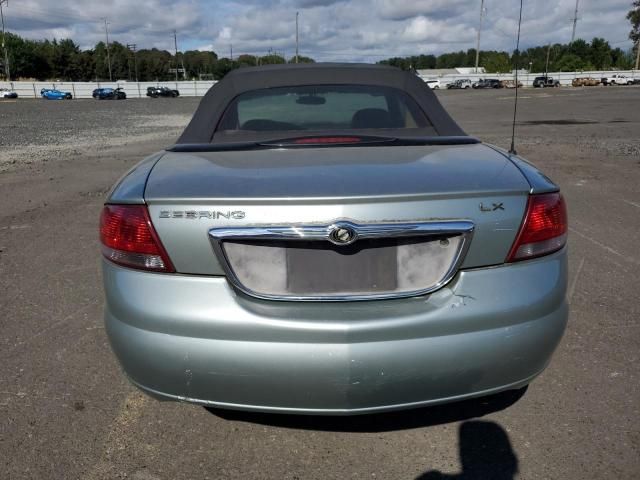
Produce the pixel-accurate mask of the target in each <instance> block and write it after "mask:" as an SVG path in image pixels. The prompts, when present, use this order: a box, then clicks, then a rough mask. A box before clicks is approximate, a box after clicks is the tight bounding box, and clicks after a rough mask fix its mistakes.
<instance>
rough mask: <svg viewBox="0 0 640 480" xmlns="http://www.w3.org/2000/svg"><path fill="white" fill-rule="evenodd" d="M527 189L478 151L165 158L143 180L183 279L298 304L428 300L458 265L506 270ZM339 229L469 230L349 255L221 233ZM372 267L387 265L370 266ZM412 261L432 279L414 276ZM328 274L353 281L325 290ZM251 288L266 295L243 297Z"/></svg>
mask: <svg viewBox="0 0 640 480" xmlns="http://www.w3.org/2000/svg"><path fill="white" fill-rule="evenodd" d="M529 190H530V186H529V184H528V183H527V181H526V180H525V178H524V177H523V176H522V174H521V173H520V172H519V170H518V169H517V168H516V167H515V166H514V165H513V164H512V163H511V162H510V161H509V160H508V159H507V158H506V157H505V156H504V155H502V154H500V153H498V152H496V151H494V150H493V149H491V148H489V147H486V146H484V145H480V144H476V145H456V146H443V145H438V146H415V147H414V146H411V147H386V146H376V147H347V148H304V149H264V150H257V151H231V152H198V153H175V152H168V153H167V154H165V155H164V156H163V157H162V158H161V160H160V161H158V163H157V164H156V166H155V167H154V169H153V170H152V172H151V174H150V176H149V178H148V182H147V186H146V190H145V200H146V202H147V203H148V205H149V211H150V215H151V219H152V221H153V223H154V226H155V227H156V230H157V232H158V235H159V236H160V238H161V240H162V242H163V244H164V246H165V248H166V250H167V252H168V254H169V256H170V257H171V260H172V262H173V263H174V265H175V267H176V270H177V271H178V272H180V273H192V274H204V275H227V276H229V277H230V278H231V279H232V281H235V282H236V283H237V284H238V285H239V286H241V287H242V286H244V287H247V288H241V289H243V290H245V291H248V292H249V293H252V294H257V296H263V297H266V298H273V297H289V296H290V297H295V298H300V297H305V298H306V297H309V296H313V295H312V294H313V292H314V291H315V290H317V291H318V292H320V293H322V298H323V299H327V298H328V297H332V296H335V297H336V298H338V297H342V295H340V294H341V293H349V294H351V295H352V296H356V297H363V298H367V297H368V296H382V297H384V296H394V295H396V296H401V295H402V294H407V295H408V294H417V293H419V292H427V291H430V290H431V289H433V288H432V287H433V286H436V287H438V286H440V285H442V284H444V283H445V282H446V280H448V279H449V278H450V277H451V275H452V274H454V273H455V270H457V268H459V267H462V268H467V267H477V266H483V265H493V264H498V263H502V262H503V261H504V259H505V257H506V256H507V254H508V251H509V248H510V247H511V244H512V243H513V240H514V238H515V235H516V233H517V231H518V228H519V226H520V223H521V221H522V215H523V213H524V210H525V207H526V202H527V196H528V193H529ZM341 222H348V223H349V225H352V226H353V227H354V228H355V229H356V230H357V229H362V228H365V229H367V228H369V229H380V228H383V229H384V228H385V226H388V225H391V226H394V228H396V227H398V226H400V225H427V226H428V227H429V228H430V227H432V226H433V225H436V224H451V223H456V222H457V223H458V224H460V223H461V222H462V223H464V224H465V225H469V224H470V225H471V226H472V232H471V234H469V232H467V233H462V232H460V231H458V232H455V231H449V232H448V233H441V234H430V235H426V236H421V237H420V238H415V237H410V236H407V237H406V238H405V237H403V238H402V239H397V238H391V237H384V235H383V236H381V237H379V238H377V239H374V240H367V241H366V242H365V241H364V240H362V241H361V240H359V241H358V242H355V243H354V245H353V246H351V247H350V248H344V247H341V246H338V247H336V245H332V244H331V243H330V242H327V241H326V239H316V238H314V239H306V238H300V237H299V238H278V239H274V238H270V239H266V240H265V239H259V238H250V237H249V238H241V239H237V238H236V239H228V238H221V236H220V232H221V231H223V232H224V231H231V230H233V231H238V230H248V231H250V232H255V231H259V230H261V229H264V227H270V228H281V229H282V228H284V229H293V230H294V231H296V230H297V231H303V230H305V229H307V228H312V230H313V229H320V230H322V229H325V230H324V231H325V232H326V233H327V235H328V234H329V233H330V232H329V230H330V229H331V228H332V226H335V225H336V224H340V223H341ZM463 236H464V241H460V240H461V239H462V237H463ZM301 240H305V241H306V242H307V243H303V242H301ZM265 242H266V243H265ZM314 242H315V243H314ZM378 260H379V262H378ZM376 262H377V263H380V265H383V264H384V265H385V268H381V269H376V268H372V267H371V265H372V264H373V263H376ZM418 264H419V265H423V266H424V268H425V269H427V270H430V271H433V272H436V273H434V274H433V275H431V276H429V275H427V276H425V275H421V274H420V268H417V269H416V268H415V266H416V265H418ZM410 265H413V266H412V267H411V268H413V269H414V270H413V271H412V270H411V268H410ZM330 271H333V272H334V273H335V274H336V275H339V276H344V275H349V279H350V280H348V281H345V282H333V284H332V282H331V280H329V279H330V275H329V273H330ZM438 272H439V273H438ZM409 277H410V278H409ZM318 278H321V279H322V278H325V279H327V280H326V282H325V283H324V284H323V285H320V284H318ZM268 279H270V280H272V282H271V284H270V288H271V290H270V291H269V290H268V289H267V286H268V285H267V284H266V283H265V280H268ZM416 279H418V280H420V281H421V282H422V283H421V284H420V285H418V284H417V283H416V281H417V280H416ZM251 281H253V282H255V283H254V284H252V285H253V286H255V285H258V286H259V287H261V288H262V287H264V289H265V290H264V292H262V293H266V294H264V295H261V292H256V290H255V288H249V287H248V285H247V284H248V283H251ZM385 282H386V283H385ZM412 282H413V283H412ZM267 283H268V282H267ZM387 283H389V284H388V285H387ZM418 283H420V282H418ZM427 284H428V285H427ZM336 285H337V286H340V285H342V287H340V288H338V287H336ZM418 287H419V288H418ZM336 288H338V290H340V289H342V290H349V289H351V291H349V292H341V291H337V290H336ZM323 289H324V290H326V291H322V292H321V290H323ZM273 292H277V295H271V294H270V293H273ZM300 292H303V293H306V294H307V295H300V294H299V293H300ZM288 293H291V295H288ZM405 296H406V295H405Z"/></svg>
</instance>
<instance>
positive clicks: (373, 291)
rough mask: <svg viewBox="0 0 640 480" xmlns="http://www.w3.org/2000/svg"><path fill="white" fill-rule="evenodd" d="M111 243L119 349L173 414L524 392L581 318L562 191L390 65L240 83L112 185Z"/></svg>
mask: <svg viewBox="0 0 640 480" xmlns="http://www.w3.org/2000/svg"><path fill="white" fill-rule="evenodd" d="M266 86H268V88H265V87H266ZM100 238H101V244H102V254H103V257H104V258H103V262H102V267H103V281H104V288H105V291H106V295H105V297H106V302H105V312H104V319H105V325H106V332H107V334H108V337H109V340H110V343H111V345H112V348H113V351H114V353H115V355H116V356H117V358H118V359H119V361H120V363H121V365H122V367H123V368H124V371H125V372H126V374H127V377H128V378H129V379H130V380H131V381H132V382H133V383H134V384H135V385H137V386H138V387H139V388H141V389H142V390H143V391H145V392H147V393H149V394H150V395H152V396H154V397H159V398H164V399H169V400H176V401H185V402H193V403H197V404H202V405H207V406H216V407H221V408H233V409H246V410H258V411H270V412H288V413H298V414H301V413H306V414H319V413H322V414H356V413H370V412H375V411H383V410H394V409H402V408H412V407H418V406H423V405H430V404H436V403H442V402H451V401H457V400H461V399H465V398H471V397H476V396H482V395H488V394H492V393H496V392H499V391H504V390H510V389H519V388H521V387H523V386H525V385H527V384H528V383H529V382H531V381H532V379H533V378H535V377H536V376H537V375H538V374H539V373H540V372H542V371H543V370H544V368H545V367H546V366H547V364H548V363H549V361H550V358H551V355H552V353H553V351H554V349H555V348H556V346H557V345H558V343H559V341H560V339H561V337H562V334H563V332H564V329H565V326H566V322H567V312H568V307H567V301H566V298H565V293H566V286H567V276H568V270H567V250H566V248H565V243H566V238H567V215H566V209H565V204H564V200H563V198H562V196H561V195H560V192H559V189H558V186H557V185H555V184H554V183H552V182H551V180H549V179H548V178H547V177H546V176H545V175H543V174H542V173H541V172H539V171H538V170H537V169H536V168H535V167H534V166H532V165H531V164H529V163H527V162H526V161H525V160H523V159H522V158H521V157H519V156H517V155H515V154H511V153H507V152H506V151H504V150H501V149H499V148H497V147H494V146H491V145H486V144H483V143H481V142H480V141H479V140H477V139H475V138H473V137H470V136H468V135H467V134H466V133H465V132H464V131H463V130H462V129H461V128H460V127H459V126H458V125H457V124H456V123H455V121H454V120H453V119H452V118H451V117H450V116H449V115H448V113H447V112H446V111H445V110H444V108H443V107H442V105H441V104H440V103H439V101H438V99H437V97H436V96H435V95H434V94H433V92H432V91H431V90H429V89H426V88H424V82H423V81H422V80H420V79H419V78H417V77H416V76H415V75H412V74H411V73H409V72H403V71H401V70H399V69H395V68H392V67H385V66H380V65H337V66H336V65H323V64H316V65H313V64H310V65H305V66H300V65H295V66H291V65H270V66H265V67H254V68H243V69H238V70H234V71H232V72H230V73H229V74H228V75H226V76H225V77H224V79H222V80H221V81H220V82H218V83H217V84H216V86H215V87H214V88H212V89H210V90H209V92H208V93H207V94H206V95H205V97H204V98H203V99H202V101H201V102H200V105H199V107H198V109H197V110H196V112H195V114H194V116H193V118H192V119H191V122H190V123H189V125H188V126H187V127H186V129H185V131H184V132H183V133H182V135H181V136H180V138H179V139H178V143H177V144H175V145H173V146H170V147H167V148H166V149H165V150H164V151H161V152H159V153H156V154H154V155H151V156H150V157H148V158H147V159H145V160H143V161H142V162H141V163H139V164H138V165H137V166H135V167H134V168H133V170H132V171H131V173H130V174H128V175H125V176H124V177H122V179H121V180H120V181H119V182H118V183H117V184H116V185H115V186H114V188H113V189H112V190H111V193H110V194H109V196H108V198H107V200H106V204H105V206H104V209H103V211H102V215H101V220H100Z"/></svg>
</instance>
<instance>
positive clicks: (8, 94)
mask: <svg viewBox="0 0 640 480" xmlns="http://www.w3.org/2000/svg"><path fill="white" fill-rule="evenodd" d="M0 98H18V94H17V93H16V92H14V91H13V90H9V89H8V88H0Z"/></svg>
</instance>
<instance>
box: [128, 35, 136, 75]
mask: <svg viewBox="0 0 640 480" xmlns="http://www.w3.org/2000/svg"><path fill="white" fill-rule="evenodd" d="M136 48H137V45H136V44H135V43H127V49H129V51H131V52H133V68H134V71H135V74H136V82H137V81H138V58H137V56H136Z"/></svg>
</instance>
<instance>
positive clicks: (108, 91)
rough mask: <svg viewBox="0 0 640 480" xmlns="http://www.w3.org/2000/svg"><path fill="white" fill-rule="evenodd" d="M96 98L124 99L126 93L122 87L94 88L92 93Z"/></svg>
mask: <svg viewBox="0 0 640 480" xmlns="http://www.w3.org/2000/svg"><path fill="white" fill-rule="evenodd" d="M92 96H93V98H95V99H98V100H124V99H126V98H127V94H126V93H125V92H124V90H123V89H122V88H109V87H107V88H96V89H95V90H94V91H93V94H92Z"/></svg>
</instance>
